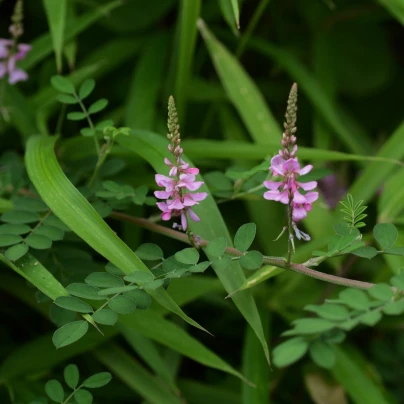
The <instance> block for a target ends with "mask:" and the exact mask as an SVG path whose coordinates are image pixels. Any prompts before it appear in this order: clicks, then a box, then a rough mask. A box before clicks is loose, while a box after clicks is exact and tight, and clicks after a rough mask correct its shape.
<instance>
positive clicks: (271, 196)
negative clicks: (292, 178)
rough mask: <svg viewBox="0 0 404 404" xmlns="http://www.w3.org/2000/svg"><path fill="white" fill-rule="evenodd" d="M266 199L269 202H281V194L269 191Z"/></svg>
mask: <svg viewBox="0 0 404 404" xmlns="http://www.w3.org/2000/svg"><path fill="white" fill-rule="evenodd" d="M264 198H265V199H266V200H268V201H279V198H280V192H279V191H267V192H265V193H264Z"/></svg>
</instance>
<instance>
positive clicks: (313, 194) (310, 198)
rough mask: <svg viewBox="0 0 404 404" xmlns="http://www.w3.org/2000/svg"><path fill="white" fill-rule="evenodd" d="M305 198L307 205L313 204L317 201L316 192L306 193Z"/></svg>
mask: <svg viewBox="0 0 404 404" xmlns="http://www.w3.org/2000/svg"><path fill="white" fill-rule="evenodd" d="M305 197H306V201H307V202H308V203H313V202H314V201H316V200H317V199H318V192H308V193H307V194H306V195H305Z"/></svg>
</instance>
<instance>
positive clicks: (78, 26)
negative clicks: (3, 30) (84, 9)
mask: <svg viewBox="0 0 404 404" xmlns="http://www.w3.org/2000/svg"><path fill="white" fill-rule="evenodd" d="M48 1H49V2H53V3H58V1H57V2H55V1H52V0H48ZM121 4H122V1H121V0H116V1H113V2H111V3H109V4H106V5H105V6H102V7H99V8H97V9H95V10H93V11H90V12H88V13H87V14H84V15H83V16H80V17H78V18H77V20H75V21H74V22H72V23H69V24H66V28H65V35H64V40H65V41H69V40H70V39H72V38H74V37H75V36H76V35H78V34H80V33H81V32H83V31H84V30H86V29H87V28H89V27H90V26H91V25H92V24H94V23H95V22H97V21H98V20H99V19H100V18H102V17H104V16H105V15H106V14H108V12H110V11H112V10H113V9H115V8H116V7H119V6H120V5H121ZM51 52H52V40H51V35H50V34H44V35H42V36H40V37H39V38H37V39H35V40H34V41H33V42H32V50H31V52H29V53H28V55H27V57H26V58H25V59H24V60H22V61H21V62H20V65H21V67H22V68H23V69H24V70H28V69H31V68H32V67H34V66H35V65H37V64H38V63H39V62H41V61H42V60H43V59H44V58H45V57H47V56H48V55H49V54H50V53H51Z"/></svg>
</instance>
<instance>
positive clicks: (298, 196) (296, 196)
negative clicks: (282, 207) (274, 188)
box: [293, 191, 306, 204]
mask: <svg viewBox="0 0 404 404" xmlns="http://www.w3.org/2000/svg"><path fill="white" fill-rule="evenodd" d="M293 202H294V203H298V204H302V203H306V198H305V197H304V196H303V195H302V194H300V193H299V192H298V191H296V192H294V193H293Z"/></svg>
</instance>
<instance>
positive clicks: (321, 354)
mask: <svg viewBox="0 0 404 404" xmlns="http://www.w3.org/2000/svg"><path fill="white" fill-rule="evenodd" d="M309 352H310V357H311V359H313V361H314V362H315V363H316V364H317V365H318V366H320V367H322V368H325V369H330V368H332V367H333V366H334V365H335V354H334V351H333V349H332V346H331V345H330V344H328V343H327V342H324V341H322V340H320V339H316V340H314V341H313V342H312V343H311V344H310V348H309Z"/></svg>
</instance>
